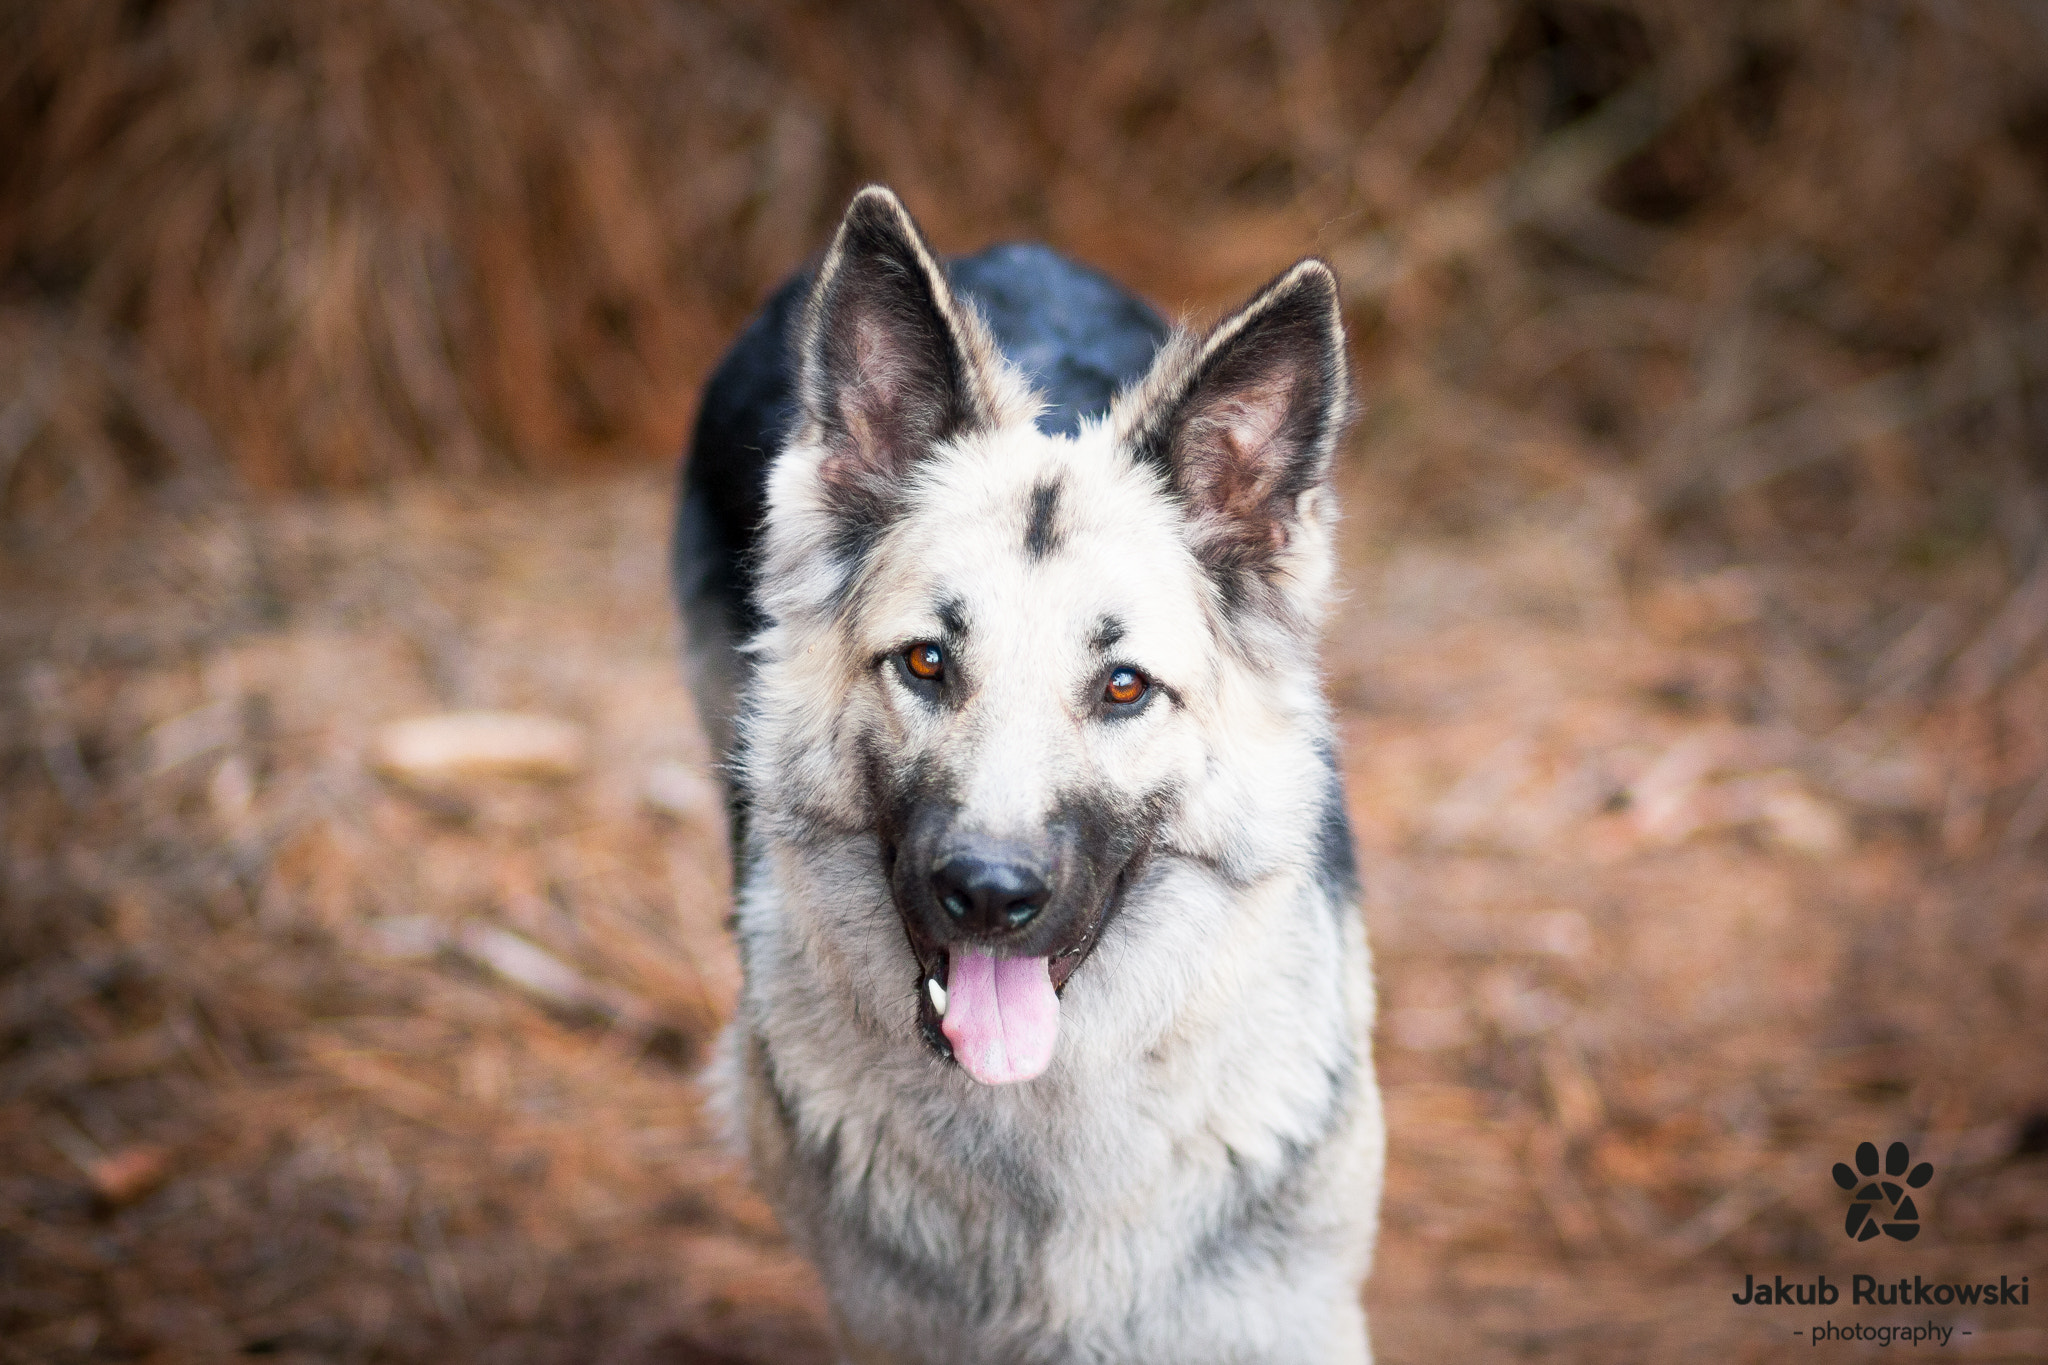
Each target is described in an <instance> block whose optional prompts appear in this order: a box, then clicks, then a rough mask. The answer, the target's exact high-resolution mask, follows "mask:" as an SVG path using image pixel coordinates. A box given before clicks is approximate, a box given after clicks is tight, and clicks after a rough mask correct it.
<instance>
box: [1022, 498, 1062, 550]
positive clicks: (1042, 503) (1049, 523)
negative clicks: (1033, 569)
mask: <svg viewBox="0 0 2048 1365" xmlns="http://www.w3.org/2000/svg"><path fill="white" fill-rule="evenodd" d="M1059 505H1060V486H1059V484H1058V483H1056V482H1055V483H1041V484H1039V485H1038V486H1036V487H1035V488H1033V489H1032V490H1031V518H1030V521H1029V523H1028V524H1027V525H1026V526H1025V528H1024V552H1025V553H1026V554H1028V555H1030V556H1031V557H1032V558H1033V559H1044V558H1045V557H1046V556H1047V555H1049V554H1051V553H1052V552H1053V551H1054V550H1057V549H1058V548H1059V547H1060V534H1059V528H1058V527H1056V526H1054V525H1053V517H1054V516H1055V515H1056V514H1057V513H1058V511H1059Z"/></svg>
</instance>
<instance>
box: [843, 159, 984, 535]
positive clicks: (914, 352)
mask: <svg viewBox="0 0 2048 1365" xmlns="http://www.w3.org/2000/svg"><path fill="white" fill-rule="evenodd" d="M974 327H975V324H974V322H973V321H972V320H970V319H964V318H963V317H962V315H961V313H960V310H959V308H958V307H957V305H956V304H955V303H954V300H953V294H952V290H951V289H950V288H949V287H948V286H947V283H946V272H945V269H944V267H943V266H941V265H940V264H939V261H938V259H937V257H935V256H934V255H933V254H932V251H931V248H930V247H929V246H927V245H926V244H925V240H924V235H923V234H922V233H920V232H919V231H918V228H917V224H916V223H915V222H914V221H912V219H911V217H910V213H909V211H908V210H906V209H905V208H904V207H903V203H902V201H901V200H899V199H898V198H897V197H896V196H895V195H894V194H892V193H891V192H890V191H888V190H886V189H883V188H882V187H881V186H878V185H871V186H869V187H868V188H867V189H864V190H862V191H861V192H860V193H859V194H857V195H855V196H854V199H853V203H852V204H851V205H849V206H848V208H847V210H846V217H845V218H844V219H843V220H841V222H840V224H839V232H838V235H837V236H836V237H835V238H834V239H833V242H832V249H831V250H830V252H828V253H827V255H826V257H825V263H824V265H823V266H821V267H820V268H819V271H818V279H817V283H816V284H815V285H813V286H812V289H811V297H810V303H809V305H808V307H807V309H806V312H805V317H804V330H803V341H802V394H803V403H804V411H805V416H806V417H808V418H809V419H810V420H811V421H812V422H814V423H816V429H817V431H818V432H819V434H820V437H821V439H822V442H823V444H824V447H825V457H824V460H823V463H822V464H821V465H820V467H819V477H820V479H821V480H822V481H823V483H824V485H825V489H826V494H827V497H828V499H829V500H830V501H831V503H832V504H833V506H834V507H835V509H836V510H839V511H841V512H842V513H843V514H844V515H845V516H846V517H847V518H848V521H849V524H851V525H853V526H855V527H856V528H857V529H858V530H859V531H860V533H861V534H862V535H863V536H865V535H867V534H872V532H873V531H874V530H877V529H879V528H880V526H881V525H882V524H883V522H885V521H886V520H887V518H888V516H889V515H890V514H891V510H892V508H893V506H894V503H895V494H894V491H893V490H894V488H895V485H896V484H897V483H898V481H899V480H900V479H901V478H902V476H903V475H904V474H905V473H906V472H907V471H908V470H909V469H910V468H911V466H912V465H914V464H915V463H916V462H917V461H918V460H919V459H921V458H923V457H924V456H925V455H926V454H928V453H929V452H930V451H931V449H932V447H933V446H934V445H936V444H938V443H939V442H942V441H944V440H946V439H948V438H949V437H952V436H955V435H958V434H959V433H960V432H962V431H965V430H969V429H972V428H974V427H977V426H980V425H984V424H986V423H987V422H988V421H989V419H990V407H991V404H990V402H989V396H988V392H987V384H986V382H985V380H984V378H983V376H981V375H980V374H979V373H977V365H978V364H979V363H980V357H979V356H978V355H977V354H976V351H975V348H974V346H973V341H974V337H973V335H972V332H973V330H974Z"/></svg>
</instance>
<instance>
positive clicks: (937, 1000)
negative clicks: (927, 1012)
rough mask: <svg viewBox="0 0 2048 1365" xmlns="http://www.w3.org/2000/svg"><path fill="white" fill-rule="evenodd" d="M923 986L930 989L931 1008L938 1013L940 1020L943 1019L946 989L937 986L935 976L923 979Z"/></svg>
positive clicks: (937, 980)
mask: <svg viewBox="0 0 2048 1365" xmlns="http://www.w3.org/2000/svg"><path fill="white" fill-rule="evenodd" d="M924 984H925V985H927V986H929V987H930V988H931V992H932V1008H933V1009H935V1010H937V1011H938V1012H939V1017H940V1018H944V1017H945V1014H946V988H945V987H944V986H941V985H940V984H939V979H938V978H937V977H936V976H932V977H927V978H925V983H924Z"/></svg>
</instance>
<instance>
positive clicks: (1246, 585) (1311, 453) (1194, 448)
mask: <svg viewBox="0 0 2048 1365" xmlns="http://www.w3.org/2000/svg"><path fill="white" fill-rule="evenodd" d="M1131 398H1132V402H1133V407H1134V409H1135V410H1134V411H1132V412H1131V413H1130V415H1129V416H1128V417H1126V418H1125V419H1124V422H1123V423H1122V425H1123V427H1124V439H1125V441H1126V442H1127V444H1128V448H1129V449H1130V450H1131V452H1132V455H1133V458H1135V459H1137V460H1138V461H1139V462H1141V463H1145V464H1149V465H1152V466H1153V467H1155V468H1157V469H1158V470H1159V471H1160V473H1161V474H1162V475H1164V476H1165V478H1166V481H1167V483H1168V486H1169V487H1171V488H1172V489H1173V491H1174V493H1175V494H1176V495H1177V496H1178V497H1179V498H1180V499H1181V502H1182V504H1183V506H1184V507H1185V508H1186V511H1187V518H1188V525H1189V528H1190V530H1191V532H1192V543H1193V545H1194V549H1195V553H1196V555H1197V556H1198V557H1199V558H1200V559H1201V561H1202V563H1203V564H1204V565H1205V566H1206V567H1207V568H1208V569H1209V571H1210V573H1211V574H1212V575H1213V576H1214V577H1215V578H1216V580H1217V582H1218V584H1219V586H1221V587H1222V589H1223V591H1224V595H1225V599H1226V600H1227V601H1229V602H1231V603H1233V604H1236V603H1239V602H1241V601H1242V600H1243V599H1244V598H1245V597H1247V596H1248V595H1250V594H1251V593H1252V592H1253V591H1255V589H1256V587H1257V584H1258V582H1259V581H1261V580H1263V579H1266V578H1269V577H1270V576H1271V575H1272V573H1273V571H1274V570H1275V568H1276V567H1277V566H1278V565H1279V563H1280V560H1281V556H1282V554H1283V553H1284V551H1285V550H1286V549H1287V546H1288V542H1289V539H1290V536H1291V534H1292V532H1293V529H1294V526H1295V523H1296V521H1297V519H1298V517H1299V515H1300V511H1299V509H1300V506H1301V503H1300V499H1301V495H1302V494H1303V493H1305V492H1307V491H1309V490H1310V489H1312V488H1314V487H1316V486H1317V485H1319V484H1321V483H1322V482H1323V481H1324V480H1326V479H1327V478H1328V477H1329V469H1330V454H1331V451H1332V450H1333V449H1334V447H1335V445H1336V442H1337V436H1338V433H1339V432H1340V431H1341V430H1342V428H1343V425H1344V421H1345V418H1346V417H1347V415H1348V411H1349V408H1348V405H1349V399H1350V381H1349V376H1348V371H1347V365H1346V361H1345V351H1344V322H1343V316H1342V313H1341V311H1340V310H1339V307H1338V302H1337V280H1336V276H1334V275H1333V274H1331V272H1330V268H1329V267H1328V266H1326V265H1324V264H1323V263H1322V262H1321V261H1318V260H1307V261H1303V262H1301V264H1299V265H1297V266H1295V267H1294V268H1293V269H1291V270H1289V271H1287V272H1286V273H1285V274H1283V275H1281V276H1280V277H1279V278H1278V279H1276V280H1274V281H1273V283H1271V284H1269V285H1267V286H1266V287H1265V288H1264V289H1262V290H1260V291H1259V293H1258V295H1257V296H1256V297H1254V298H1253V299H1252V301H1251V302H1250V303H1248V304H1246V305H1245V306H1244V308H1242V309H1241V310H1239V311H1238V312H1237V313H1236V314H1234V315H1232V316H1231V317H1228V318H1226V319H1224V320H1223V321H1222V322H1221V323H1219V324H1217V326H1216V328H1215V330H1214V331H1212V332H1210V333H1209V335H1208V337H1207V338H1205V339H1204V340H1203V341H1202V342H1201V344H1200V345H1199V346H1188V347H1183V348H1180V349H1178V350H1177V351H1169V352H1168V353H1166V354H1164V355H1162V357H1161V359H1160V362H1159V364H1158V366H1157V367H1156V368H1155V369H1154V371H1153V373H1152V374H1151V375H1150V376H1149V377H1148V378H1147V379H1146V380H1145V382H1144V383H1143V384H1142V385H1141V386H1140V387H1139V388H1138V389H1137V390H1136V391H1134V393H1133V394H1132V395H1131Z"/></svg>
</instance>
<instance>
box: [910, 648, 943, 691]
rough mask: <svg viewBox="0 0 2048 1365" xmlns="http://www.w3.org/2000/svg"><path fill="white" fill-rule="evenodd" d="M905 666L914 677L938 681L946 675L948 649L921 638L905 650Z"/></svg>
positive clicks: (927, 680)
mask: <svg viewBox="0 0 2048 1365" xmlns="http://www.w3.org/2000/svg"><path fill="white" fill-rule="evenodd" d="M903 666H904V667H905V668H907V669H909V670H910V676H911V677H913V678H921V679H923V680H924V681H925V682H937V681H939V679H941V678H943V677H945V676H946V651H945V650H943V649H940V648H939V647H938V646H937V645H935V644H933V643H932V642H931V641H930V640H920V641H918V642H917V643H916V644H914V645H912V646H911V647H910V648H908V649H906V650H904V651H903Z"/></svg>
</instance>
